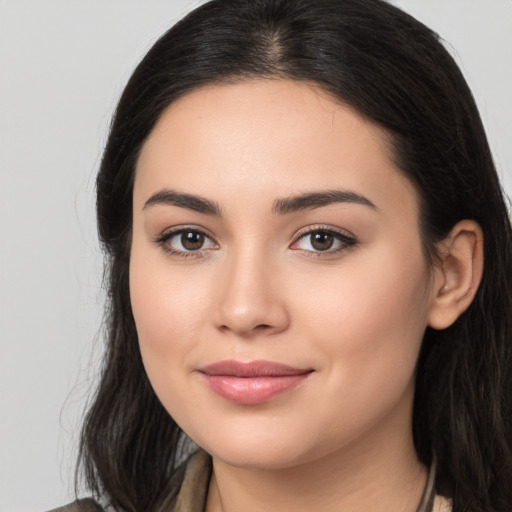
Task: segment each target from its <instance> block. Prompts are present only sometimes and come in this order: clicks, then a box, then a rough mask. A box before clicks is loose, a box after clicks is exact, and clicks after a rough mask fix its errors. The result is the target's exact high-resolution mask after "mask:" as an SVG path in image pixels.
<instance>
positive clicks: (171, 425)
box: [71, 0, 512, 512]
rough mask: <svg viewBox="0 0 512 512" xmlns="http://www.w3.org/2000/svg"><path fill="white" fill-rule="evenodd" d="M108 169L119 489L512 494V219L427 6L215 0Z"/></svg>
mask: <svg viewBox="0 0 512 512" xmlns="http://www.w3.org/2000/svg"><path fill="white" fill-rule="evenodd" d="M97 187H98V203H97V205H98V224H99V231H100V238H101V240H102V242H103V244H104V247H105V250H106V252H107V255H108V265H109V267H108V268H109V279H110V281H109V283H110V306H111V308H110V317H109V324H108V325H109V344H108V350H107V356H106V359H105V365H104V369H103V377H102V379H101V382H100V386H99V388H98V391H97V394H96V397H95V400H94V402H93V404H92V407H91V409H90V410H89V413H88V415H87V418H86V421H85V425H84V430H83V437H82V445H81V453H80V460H81V463H82V469H83V470H84V472H85V476H86V479H87V482H88V485H89V487H90V489H91V491H92V492H93V494H94V495H95V497H96V498H97V499H98V500H99V501H102V502H105V504H108V505H110V506H111V508H112V509H113V510H119V511H121V510H123V511H124V510H126V511H152V510H155V511H157V510H158V511H164V510H174V511H178V512H179V511H181V512H183V511H185V510H187V511H191V512H195V511H202V510H206V511H207V512H219V511H224V512H229V511H233V510H244V512H251V511H253V510H267V511H271V510H311V509H313V507H314V508H315V509H317V510H326V511H327V510H328V511H333V510H354V511H359V510H372V511H379V510H382V511H388V510H397V511H398V510H400V511H402V510H403V511H406V512H409V511H410V512H415V511H431V510H453V511H454V512H462V511H464V512H465V511H471V512H477V511H478V512H484V511H485V512H489V511H505V510H507V511H509V510H510V509H511V507H512V496H511V488H512V486H510V483H511V482H512V453H511V439H512V436H511V434H512V432H511V429H512V426H511V425H512V410H511V408H512V404H511V401H510V398H509V397H510V392H511V391H512V383H511V379H512V377H511V375H512V372H511V364H512V363H511V352H512V350H511V342H510V339H511V337H510V332H511V326H510V322H511V321H512V320H511V314H510V313H511V300H512V293H511V287H510V277H509V276H510V275H511V274H510V272H511V270H512V263H511V259H510V258H511V254H512V250H511V249H512V246H511V230H510V222H509V218H508V213H507V208H506V205H505V202H504V200H503V196H502V192H501V189H500V185H499V182H498V178H497V176H496V172H495V169H494V166H493V162H492V158H491V155H490V151H489V148H488V144H487V141H486V137H485V133H484V131H483V128H482V124H481V121H480V118H479V115H478V112H477V110H476V107H475V104H474V101H473V99H472V97H471V93H470V91H469V89H468V87H467V85H466V83H465V81H464V79H463V77H462V75H461V73H460V71H459V69H458V68H457V66H456V65H455V63H454V62H453V60H452V58H451V57H450V56H449V55H448V53H447V52H446V50H444V48H443V47H442V45H441V44H440V43H439V41H438V38H437V37H436V35H435V34H433V33H432V32H431V31H430V30H429V29H428V28H426V27H425V26H423V25H422V24H420V23H419V22H417V21H416V20H414V19H413V18H411V17H410V16H408V15H406V14H405V13H403V12H401V11H400V10H398V9H397V8H395V7H393V6H391V5H389V4H387V3H385V2H383V1H381V0H343V1H342V0H325V1H322V2H318V1H313V0H252V1H247V0H224V1H221V0H213V1H212V2H209V3H207V4H205V5H204V6H202V7H200V8H198V9H196V10H195V11H193V12H192V13H191V14H189V15H188V16H187V17H186V18H184V19H183V20H182V21H181V22H179V23H178V24H177V25H176V26H174V27H173V28H172V29H171V30H170V31H169V32H167V33H166V34H165V35H164V36H163V37H162V38H161V39H160V40H159V41H158V42H157V43H156V44H155V45H154V46H153V48H152V49H151V50H150V51H149V53H148V54H147V55H146V57H145V58H144V59H143V61H142V62H141V64H140V65H139V66H138V68H137V69H136V71H135V72H134V74H133V76H132V77H131V79H130V81H129V83H128V85H127V87H126V89H125V91H124V93H123V96H122V98H121V100H120V103H119V105H118V109H117V112H116V115H115V118H114V121H113V124H112V128H111V133H110V137H109V140H108V144H107V147H106V150H105V153H104V157H103V161H102V166H101V169H100V173H99V176H98V181H97ZM190 439H191V440H192V441H194V442H195V443H196V444H197V446H199V447H200V448H199V449H198V448H197V447H196V446H195V445H193V444H192V443H191V442H190ZM191 453H192V455H190V454H191ZM95 507H96V505H95V504H94V502H91V501H82V502H78V503H75V504H74V505H72V506H71V510H88V509H89V508H90V509H94V508H95Z"/></svg>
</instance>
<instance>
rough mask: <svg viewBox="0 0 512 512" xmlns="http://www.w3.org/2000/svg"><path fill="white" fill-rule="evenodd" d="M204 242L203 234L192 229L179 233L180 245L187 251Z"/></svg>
mask: <svg viewBox="0 0 512 512" xmlns="http://www.w3.org/2000/svg"><path fill="white" fill-rule="evenodd" d="M203 244H204V235H203V234H202V233H196V232H194V231H185V232H183V233H182V234H181V245H182V246H183V247H184V248H185V249H186V250H187V251H197V250H198V249H201V247H202V246H203Z"/></svg>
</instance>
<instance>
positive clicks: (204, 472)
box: [173, 450, 452, 512]
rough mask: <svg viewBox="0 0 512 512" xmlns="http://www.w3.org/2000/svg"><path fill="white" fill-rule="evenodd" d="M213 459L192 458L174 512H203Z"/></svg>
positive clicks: (441, 511) (444, 506) (440, 509)
mask: <svg viewBox="0 0 512 512" xmlns="http://www.w3.org/2000/svg"><path fill="white" fill-rule="evenodd" d="M211 470H212V465H211V459H210V456H209V455H208V454H207V453H206V452H204V451H203V450H199V451H197V452H196V453H195V454H194V455H192V457H191V458H190V460H189V462H188V464H187V469H186V472H185V477H184V479H183V484H182V485H181V488H180V492H179V493H178V498H177V500H176V505H175V507H174V509H173V512H203V511H204V508H205V505H206V496H207V493H208V484H209V482H210V476H211ZM422 501H423V500H422ZM429 501H430V500H429ZM451 510H452V506H451V503H450V500H448V499H446V498H444V497H443V496H436V497H435V499H434V505H433V507H432V509H431V510H430V511H429V510H426V512H451Z"/></svg>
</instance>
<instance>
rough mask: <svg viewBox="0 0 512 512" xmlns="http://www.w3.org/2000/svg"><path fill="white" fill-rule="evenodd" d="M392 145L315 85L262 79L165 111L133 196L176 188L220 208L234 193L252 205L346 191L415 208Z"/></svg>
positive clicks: (204, 91) (210, 91)
mask: <svg viewBox="0 0 512 512" xmlns="http://www.w3.org/2000/svg"><path fill="white" fill-rule="evenodd" d="M390 147H391V144H390V137H389V135H388V134H387V132H386V131H385V130H383V129H381V128H380V127H378V126H377V125H376V124H374V123H372V122H371V121H368V120H367V119H365V118H364V117H363V116H361V115H360V114H359V113H357V112H356V111H355V110H353V109H352V108H350V107H349V106H347V105H345V104H343V103H341V102H339V101H335V100H334V99H333V98H332V97H331V96H330V95H329V94H328V93H326V92H325V91H323V90H322V89H320V88H318V87H314V86H312V85H309V84H305V83H298V82H293V81H287V80H263V79H261V80H255V81H243V82H240V83H236V84H229V85H215V86H209V87H205V88H201V89H197V90H194V91H193V92H190V93H188V94H186V95H184V96H183V97H181V98H180V99H178V100H177V101H175V102H174V103H172V104H171V105H170V106H169V107H168V108H167V109H166V110H165V111H164V113H163V114H162V116H161V118H160V119H159V121H158V122H157V124H156V126H155V127H154V129H153V131H152V133H151V134H150V136H149V137H148V140H147V141H146V143H145V145H144V147H143V150H142V152H141V155H140V158H139V162H138V166H137V174H136V180H135V194H136V195H139V194H143V195H146V196H147V195H148V194H151V193H153V192H154V191H155V190H156V189H158V188H169V187H171V188H173V189H182V188H183V189H186V190H188V189H193V191H194V192H195V193H198V194H203V195H206V196H209V195H211V194H212V193H216V194H217V195H218V196H220V197H219V198H217V199H219V200H221V201H222V199H223V196H224V197H225V198H226V199H230V196H229V194H232V193H233V192H235V191H236V193H237V194H238V195H239V196H244V197H246V198H247V199H248V200H249V199H251V198H253V199H254V196H255V194H258V193H260V194H268V193H269V191H271V192H272V193H273V194H274V195H276V196H279V195H283V196H285V195H288V194H290V193H293V192H296V191H298V190H299V191H307V190H311V189H316V188H322V189H329V188H344V189H353V190H355V191H357V192H364V193H365V194H369V195H371V196H372V197H373V198H372V197H370V199H371V200H372V202H375V204H378V203H379V202H380V201H381V200H382V198H383V197H384V196H389V197H388V198H387V199H388V200H391V201H402V202H404V201H406V202H411V201H412V203H415V202H416V194H415V190H414V187H413V186H412V184H411V183H410V182H409V180H408V179H407V178H405V177H404V175H403V174H402V172H401V171H400V170H399V169H398V168H397V167H396V165H395V164H394V163H393V158H392V152H391V149H390ZM141 200H142V198H141Z"/></svg>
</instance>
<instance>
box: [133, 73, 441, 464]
mask: <svg viewBox="0 0 512 512" xmlns="http://www.w3.org/2000/svg"><path fill="white" fill-rule="evenodd" d="M133 211H134V214H133V241H132V251H131V261H130V292H131V300H132V307H133V313H134V317H135V322H136V327H137V332H138V336H139V342H140V349H141V353H142V357H143V361H144V365H145V368H146V371H147V374H148V376H149V379H150V381H151V383H152V385H153V387H154V390H155V392H156V394H157V395H158V397H159V399H160V400H161V402H162V403H163V405H164V407H165V408H166V409H167V411H168V412H169V414H171V415H172V417H173V418H174V419H175V420H176V421H177V423H178V424H179V425H180V426H181V427H182V428H183V430H184V431H185V432H186V433H187V434H188V435H189V436H190V437H191V438H192V439H193V440H194V441H196V442H197V443H198V444H199V445H200V446H202V447H203V448H205V449H206V450H207V451H208V452H209V453H210V454H212V455H213V456H214V457H216V458H218V459H220V460H223V461H226V462H228V463H231V464H234V465H239V466H245V467H267V468H268V467H276V468H277V467H290V466H293V465H294V464H301V463H304V462H307V461H311V460H313V459H315V458H318V457H322V456H327V455H329V454H334V453H339V452H343V451H347V452H349V451H350V450H354V449H356V448H357V449H362V450H364V449H368V447H369V446H371V445H372V443H377V442H379V443H382V442H390V440H391V439H392V438H393V436H394V438H396V437H397V435H396V433H397V432H400V433H404V437H405V438H408V437H410V431H411V408H412V396H413V388H414V372H415V364H416V361H417V358H418V352H419V349H420V345H421V340H422V336H423V333H424V330H425V327H426V324H427V316H428V311H429V304H430V303H431V298H430V295H431V292H430V291H429V289H430V287H429V277H428V276H429V272H428V268H427V265H426V262H425V260H424V257H423V254H422V250H421V240H420V234H419V230H418V198H417V194H416V192H415V189H414V187H413V186H412V185H411V183H410V182H409V181H408V180H407V179H406V178H405V177H404V176H403V175H402V174H401V173H400V172H399V170H398V169H397V168H396V166H395V165H394V164H393V163H392V158H391V153H390V150H389V148H388V141H387V139H386V134H385V133H384V132H383V131H382V130H380V129H379V128H378V127H377V126H375V125H374V124H372V123H371V122H369V121H367V120H365V119H364V118H363V117H361V116H360V115H359V114H358V113H356V112H354V111H353V110H352V109H350V108H349V107H347V106H344V105H341V104H339V103H337V102H334V101H333V100H332V99H330V98H329V97H328V95H327V94H326V93H324V92H323V91H321V90H319V89H316V88H314V87H312V86H308V85H305V84H298V83H295V82H291V81H279V80H258V81H254V82H241V83H238V84H234V85H219V86H211V87H209V88H203V89H200V90H196V91H194V92H192V93H189V94H188V95H186V96H184V97H182V98H181V99H179V100H177V101H176V102H174V103H173V104H172V105H171V106H170V107H169V108H168V109H167V110H166V111H165V112H164V114H163V116H162V117H161V119H160V120H159V122H158V123H157V125H156V126H155V128H154V130H153V132H152V133H151V135H150V137H149V139H148V140H147V143H146V144H145V146H144V148H143V151H142V153H141V156H140V159H139V162H138V166H137V170H136V178H135V185H134V196H133Z"/></svg>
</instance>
